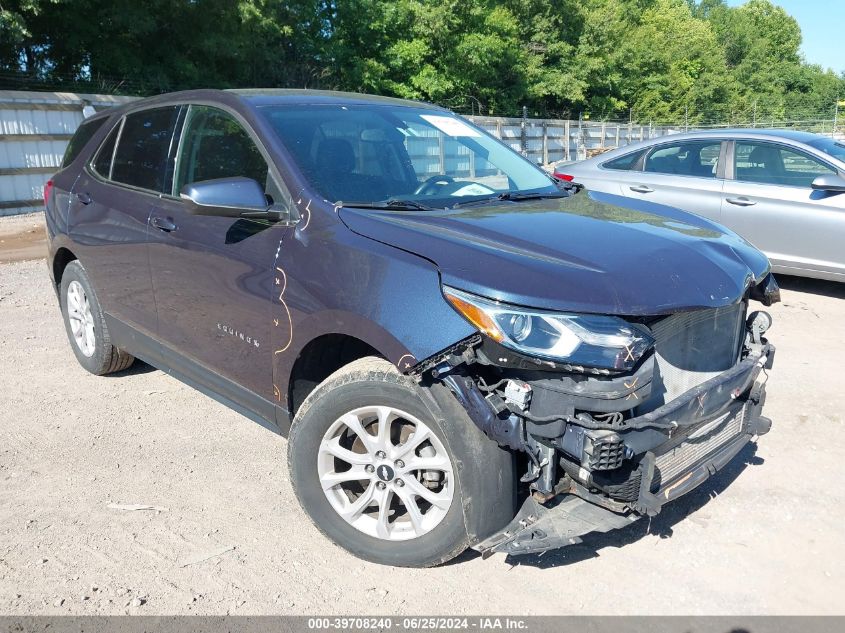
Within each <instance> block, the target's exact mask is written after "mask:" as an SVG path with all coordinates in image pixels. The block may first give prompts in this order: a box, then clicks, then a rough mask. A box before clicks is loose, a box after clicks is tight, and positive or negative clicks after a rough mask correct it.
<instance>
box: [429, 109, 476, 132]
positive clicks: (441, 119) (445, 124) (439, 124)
mask: <svg viewBox="0 0 845 633" xmlns="http://www.w3.org/2000/svg"><path fill="white" fill-rule="evenodd" d="M420 118H421V119H425V120H426V121H428V122H429V123H431V124H432V125H433V126H434V127H436V128H437V129H438V130H440V131H441V132H443V133H444V134H447V135H449V136H481V134H479V133H478V132H477V131H476V130H473V129H472V128H471V127H470V126H468V125H467V124H466V123H464V122H463V121H461V120H460V119H456V118H454V117H450V116H437V115H436V114H421V115H420Z"/></svg>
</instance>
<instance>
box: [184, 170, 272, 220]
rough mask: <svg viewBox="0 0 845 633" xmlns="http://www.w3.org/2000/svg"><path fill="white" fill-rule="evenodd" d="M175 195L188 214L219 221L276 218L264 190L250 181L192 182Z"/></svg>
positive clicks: (235, 179)
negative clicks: (178, 197)
mask: <svg viewBox="0 0 845 633" xmlns="http://www.w3.org/2000/svg"><path fill="white" fill-rule="evenodd" d="M179 196H180V197H181V198H182V200H184V201H185V211H187V212H188V213H190V214H191V215H211V216H216V217H222V218H257V219H268V220H269V219H278V217H277V216H280V213H279V212H278V211H271V210H270V209H269V205H268V204H267V196H265V195H264V189H263V187H262V186H261V185H259V184H258V183H257V182H256V181H254V180H253V179H252V178H242V177H237V178H218V179H215V180H203V181H201V182H193V183H191V184H189V185H185V186H184V187H182V191H181V192H179Z"/></svg>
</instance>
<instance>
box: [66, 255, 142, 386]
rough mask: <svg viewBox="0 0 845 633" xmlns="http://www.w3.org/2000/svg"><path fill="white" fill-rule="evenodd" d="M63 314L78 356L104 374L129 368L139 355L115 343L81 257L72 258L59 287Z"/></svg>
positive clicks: (83, 364)
mask: <svg viewBox="0 0 845 633" xmlns="http://www.w3.org/2000/svg"><path fill="white" fill-rule="evenodd" d="M59 297H60V302H61V307H62V317H63V318H64V322H65V331H66V332H67V336H68V339H69V341H70V346H71V348H72V349H73V353H74V354H75V355H76V360H78V361H79V364H80V365H82V367H84V368H85V369H86V370H88V371H89V372H91V373H92V374H95V375H97V376H103V375H105V374H110V373H113V372H116V371H122V370H124V369H127V368H128V367H129V366H130V365H132V363H133V362H135V358H134V357H133V356H131V355H130V354H127V353H126V352H124V351H122V350H119V349H118V348H116V347H115V346H114V345H112V344H111V338H110V337H109V330H108V328H107V327H106V320H105V317H104V316H103V311H102V309H101V308H100V303H99V301H97V295H96V294H95V293H94V287H93V286H92V285H91V280H90V279H88V273H86V272H85V269H84V268H83V267H82V264H80V263H79V261H78V260H74V261H72V262H70V263H69V264H68V265H67V267H66V268H65V270H64V273H63V274H62V282H61V285H60V288H59Z"/></svg>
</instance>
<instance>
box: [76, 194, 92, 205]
mask: <svg viewBox="0 0 845 633" xmlns="http://www.w3.org/2000/svg"><path fill="white" fill-rule="evenodd" d="M76 199H77V200H79V202H80V204H86V205H87V204H91V202H92V201H91V194H89V193H85V192H82V191H80V192H79V193H77V194H76Z"/></svg>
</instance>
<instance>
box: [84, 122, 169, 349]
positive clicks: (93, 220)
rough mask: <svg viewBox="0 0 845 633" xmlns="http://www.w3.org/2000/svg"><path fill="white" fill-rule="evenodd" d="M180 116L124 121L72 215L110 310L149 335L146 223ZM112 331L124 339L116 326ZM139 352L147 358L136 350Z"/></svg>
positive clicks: (91, 170) (87, 175) (153, 320)
mask: <svg viewBox="0 0 845 633" xmlns="http://www.w3.org/2000/svg"><path fill="white" fill-rule="evenodd" d="M179 110H180V106H166V107H159V108H152V109H148V110H142V111H139V112H134V113H131V114H128V115H126V116H125V117H123V118H121V119H120V120H119V121H117V123H116V124H115V125H114V126H113V128H112V130H111V131H110V132H109V134H108V136H106V138H105V139H104V141H103V143H102V144H101V145H100V147H99V149H98V150H97V152H96V153H95V154H94V157H93V159H92V160H91V161H90V163H89V164H88V165H87V166H86V167H85V169H84V170H83V171H82V173H81V175H80V177H79V178H78V180H77V181H76V184H75V185H74V188H73V192H72V195H71V204H70V208H69V212H68V219H69V233H70V236H71V238H72V239H73V240H74V242H75V243H76V245H77V246H76V248H77V253H76V254H77V256H78V257H79V259H80V261H81V262H82V264H83V265H84V266H85V267H86V270H87V271H88V274H89V275H90V277H91V279H92V281H93V282H94V287H95V289H96V291H97V297H98V299H99V300H100V303H101V305H102V306H103V310H104V311H105V312H106V313H107V315H108V316H109V317H113V318H115V319H117V320H119V321H120V322H122V323H125V324H127V325H130V326H132V328H134V329H136V330H138V331H140V332H142V333H143V334H147V335H149V336H154V335H155V332H156V330H157V320H158V317H157V314H156V308H155V302H154V299H153V291H152V283H151V281H150V267H149V251H148V245H147V221H148V219H149V216H150V212H151V211H152V209H153V207H154V206H155V204H156V203H157V202H158V199H159V197H160V196H161V193H162V191H163V190H164V186H165V180H166V171H167V157H168V152H169V150H170V145H171V141H172V139H173V134H174V129H175V126H176V121H177V118H178V115H179ZM110 329H114V330H115V332H114V333H115V334H116V335H120V332H118V329H119V328H118V327H117V326H115V327H114V328H110ZM132 348H133V349H135V350H139V351H141V350H140V348H139V346H138V345H137V343H133V346H132ZM151 360H152V359H151Z"/></svg>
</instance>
